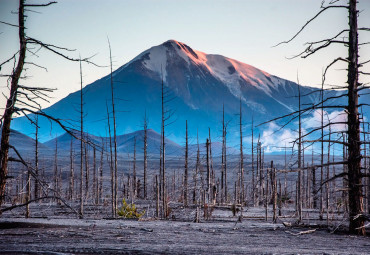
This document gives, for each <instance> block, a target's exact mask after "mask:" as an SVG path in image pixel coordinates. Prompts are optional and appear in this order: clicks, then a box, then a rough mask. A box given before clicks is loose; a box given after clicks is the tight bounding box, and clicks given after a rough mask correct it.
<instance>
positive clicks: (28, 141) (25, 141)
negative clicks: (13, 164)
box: [0, 130, 53, 160]
mask: <svg viewBox="0 0 370 255" xmlns="http://www.w3.org/2000/svg"><path fill="white" fill-rule="evenodd" d="M0 138H1V134H0ZM9 143H10V145H11V146H14V147H15V149H16V150H17V151H18V152H19V153H20V154H21V156H22V157H23V159H25V160H28V159H29V157H30V156H31V157H34V156H35V146H36V141H35V139H33V138H32V137H29V136H27V135H25V134H22V133H20V132H18V131H16V130H11V131H10V139H9ZM38 150H39V155H41V154H43V155H49V154H51V153H52V152H53V151H52V150H51V149H50V148H49V147H48V146H46V145H44V144H42V143H39V144H38ZM9 151H10V154H11V155H14V156H15V155H16V154H15V151H14V150H13V149H10V150H9ZM15 157H16V156H15ZM16 158H17V157H16Z"/></svg>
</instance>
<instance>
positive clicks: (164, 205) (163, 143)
mask: <svg viewBox="0 0 370 255" xmlns="http://www.w3.org/2000/svg"><path fill="white" fill-rule="evenodd" d="M161 92H162V94H161V99H162V100H161V104H162V129H161V145H162V150H161V153H162V157H161V159H162V165H161V170H162V175H161V176H162V183H161V185H162V210H163V215H162V217H163V218H167V199H166V198H167V194H166V146H165V136H164V135H165V131H164V130H165V108H164V84H163V77H162V83H161Z"/></svg>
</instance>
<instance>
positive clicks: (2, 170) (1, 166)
mask: <svg viewBox="0 0 370 255" xmlns="http://www.w3.org/2000/svg"><path fill="white" fill-rule="evenodd" d="M24 19H25V15H24V0H19V8H18V28H19V30H18V34H19V57H18V62H17V66H16V68H15V69H14V70H13V73H12V75H11V85H10V95H9V97H8V99H7V102H6V107H5V111H4V114H3V116H2V118H3V122H2V126H1V144H0V206H1V205H2V204H3V201H4V197H5V186H6V179H7V178H6V177H7V175H8V154H9V137H10V122H11V121H12V116H13V113H14V110H15V103H16V101H17V90H18V81H19V78H20V76H21V73H22V71H23V65H24V63H25V58H26V38H25V26H24Z"/></svg>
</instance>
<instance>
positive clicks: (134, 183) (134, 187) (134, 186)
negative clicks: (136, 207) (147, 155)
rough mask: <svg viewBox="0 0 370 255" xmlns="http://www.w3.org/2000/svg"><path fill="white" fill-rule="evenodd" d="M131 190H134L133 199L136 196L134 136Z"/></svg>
mask: <svg viewBox="0 0 370 255" xmlns="http://www.w3.org/2000/svg"><path fill="white" fill-rule="evenodd" d="M132 182H133V183H132V188H133V190H134V194H133V197H134V198H136V196H137V195H138V194H137V183H136V136H134V162H133V167H132Z"/></svg>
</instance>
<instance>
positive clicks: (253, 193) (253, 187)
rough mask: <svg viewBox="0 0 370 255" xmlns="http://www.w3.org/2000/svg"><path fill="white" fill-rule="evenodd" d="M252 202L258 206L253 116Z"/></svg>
mask: <svg viewBox="0 0 370 255" xmlns="http://www.w3.org/2000/svg"><path fill="white" fill-rule="evenodd" d="M251 129H252V202H253V206H256V186H255V185H256V184H255V180H254V179H255V176H254V142H253V139H254V135H253V131H254V126H253V116H252V127H251Z"/></svg>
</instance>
